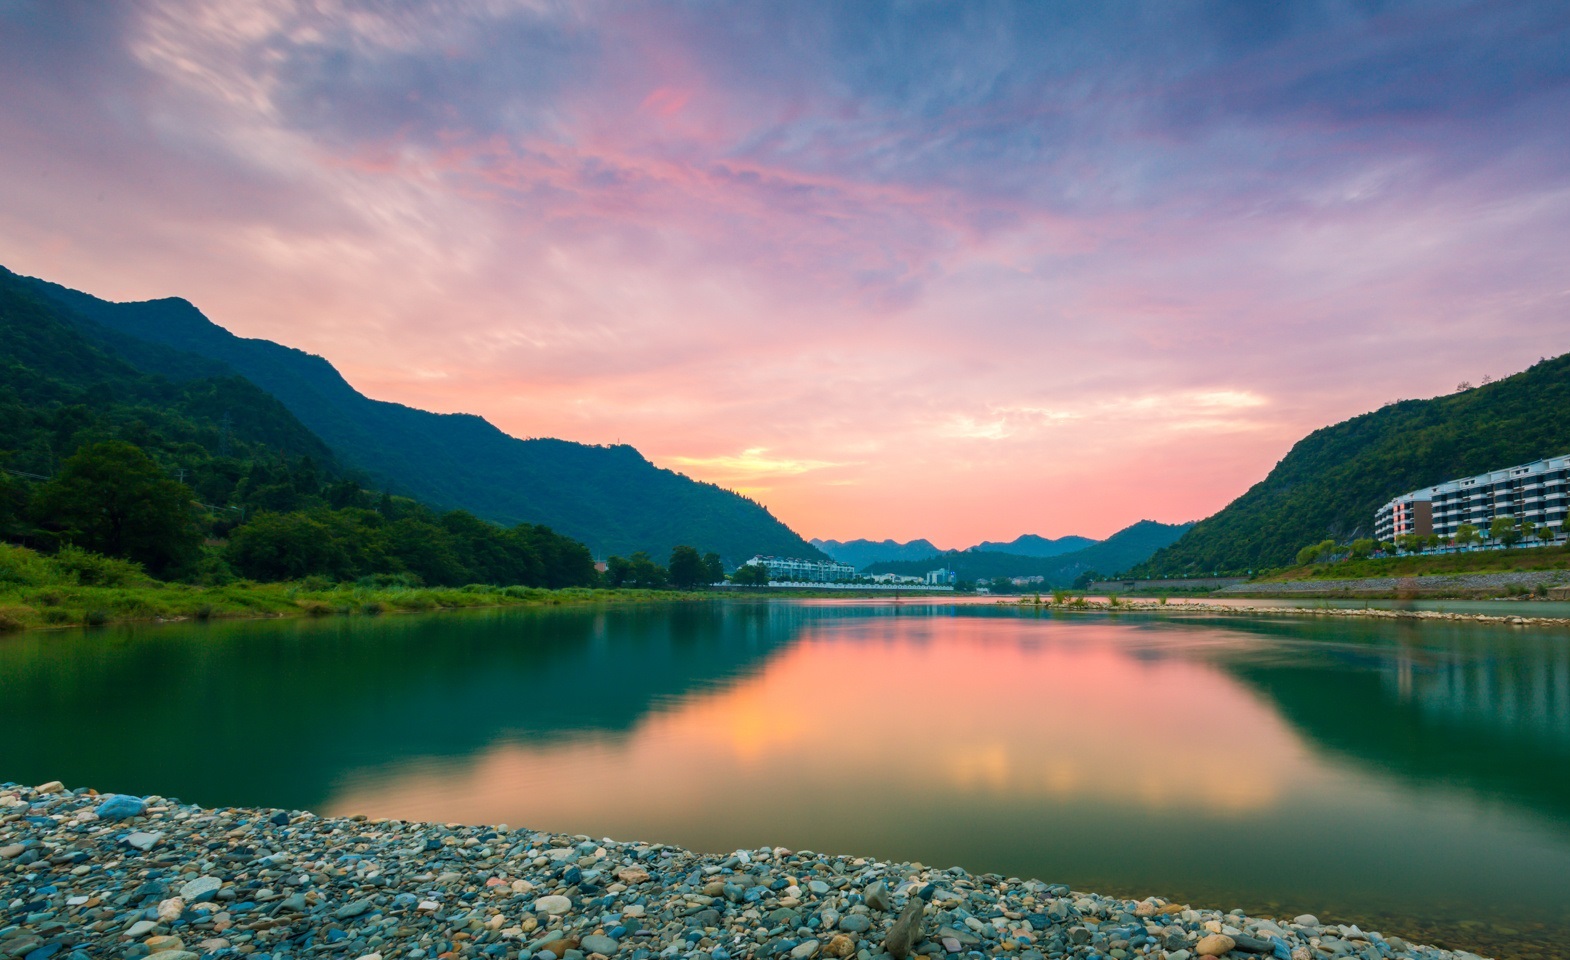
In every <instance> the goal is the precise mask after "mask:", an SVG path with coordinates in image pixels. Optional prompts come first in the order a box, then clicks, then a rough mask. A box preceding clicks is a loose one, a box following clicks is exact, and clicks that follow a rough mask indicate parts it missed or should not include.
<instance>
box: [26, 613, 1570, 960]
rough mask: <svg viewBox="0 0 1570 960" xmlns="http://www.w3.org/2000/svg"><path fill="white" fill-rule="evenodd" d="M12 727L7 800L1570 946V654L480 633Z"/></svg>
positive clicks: (237, 662)
mask: <svg viewBox="0 0 1570 960" xmlns="http://www.w3.org/2000/svg"><path fill="white" fill-rule="evenodd" d="M0 693H3V697H0V728H3V729H4V731H5V733H6V735H5V736H4V737H3V738H0V779H14V780H26V781H42V780H46V779H54V778H60V779H64V780H66V781H67V782H69V783H73V784H82V783H85V784H92V785H96V786H99V787H101V788H105V789H115V790H126V791H135V792H142V793H147V792H159V793H164V794H169V795H177V796H182V797H184V798H186V799H190V800H194V801H197V802H201V803H204V804H265V805H277V806H286V807H306V808H312V809H317V810H322V811H324V812H326V811H333V812H359V813H367V814H373V815H375V814H380V815H389V816H399V817H411V818H425V819H434V820H442V821H451V820H461V821H469V822H508V823H512V824H514V825H529V826H533V827H540V828H548V829H555V830H565V831H571V832H583V833H589V834H593V835H597V836H607V835H608V836H621V837H636V838H643V839H656V840H666V841H671V842H677V843H682V844H685V845H688V846H694V847H698V848H702V849H712V850H719V849H727V848H734V847H736V846H742V845H747V846H752V845H757V844H760V843H766V842H777V843H785V844H787V845H791V846H795V847H798V848H801V847H806V848H812V849H826V850H837V851H847V852H865V853H869V854H875V855H879V856H889V857H899V858H902V859H920V860H922V861H924V862H928V863H939V864H947V863H961V864H965V865H966V866H969V867H971V868H973V869H978V870H994V871H998V872H1001V873H1006V874H1016V875H1021V876H1038V877H1042V878H1043V879H1050V880H1064V881H1066V882H1070V883H1073V884H1075V885H1077V886H1080V887H1082V888H1103V889H1108V890H1112V891H1120V892H1125V893H1131V894H1134V893H1137V894H1140V895H1143V894H1146V893H1152V892H1158V893H1165V894H1167V895H1171V896H1178V897H1182V898H1185V899H1192V900H1195V901H1204V902H1210V903H1216V904H1218V905H1221V906H1225V907H1230V906H1243V907H1246V908H1251V909H1271V910H1276V911H1277V912H1287V913H1293V912H1298V911H1302V910H1308V911H1314V912H1320V913H1322V914H1327V915H1332V916H1343V917H1346V918H1348V919H1363V920H1368V921H1374V922H1376V923H1377V924H1378V925H1380V926H1383V927H1385V928H1390V929H1397V930H1400V929H1407V930H1412V931H1414V932H1417V933H1420V934H1426V935H1428V936H1430V937H1436V936H1437V937H1441V938H1445V937H1449V938H1450V939H1451V940H1452V941H1453V942H1457V943H1462V944H1471V945H1474V946H1477V945H1482V946H1486V947H1488V948H1489V949H1491V950H1493V951H1495V952H1499V953H1501V954H1503V955H1509V949H1508V943H1509V942H1510V940H1509V938H1508V937H1506V936H1505V935H1503V934H1501V935H1500V939H1499V940H1498V942H1497V943H1496V942H1494V941H1490V940H1489V939H1488V936H1489V934H1488V931H1489V929H1490V928H1489V927H1487V926H1486V925H1485V926H1484V927H1481V928H1472V927H1465V928H1463V927H1460V926H1457V923H1459V922H1461V921H1470V920H1481V921H1484V922H1485V923H1486V924H1494V925H1496V926H1497V925H1501V924H1508V925H1510V926H1511V927H1514V928H1518V929H1522V930H1527V931H1529V932H1530V931H1534V930H1535V931H1536V933H1534V934H1532V935H1533V936H1537V937H1539V939H1543V940H1548V941H1552V940H1555V939H1557V940H1559V941H1560V942H1570V917H1567V916H1566V912H1565V899H1566V898H1565V897H1564V896H1563V893H1564V890H1563V879H1562V878H1563V877H1564V876H1566V875H1570V774H1567V770H1570V764H1567V763H1566V761H1567V760H1570V644H1567V643H1566V641H1565V638H1564V637H1563V636H1561V635H1559V634H1556V633H1546V632H1533V631H1521V630H1510V629H1507V628H1499V627H1485V626H1480V625H1475V624H1455V623H1441V624H1415V623H1409V622H1402V623H1363V622H1357V621H1339V622H1338V621H1331V620H1322V621H1304V620H1298V619H1284V618H1283V619H1279V620H1271V619H1255V620H1242V619H1235V618H1227V619H1219V618H1206V617H1204V616H1199V615H1192V614H1190V615H1184V614H1181V613H1177V612H1173V613H1171V614H1170V615H1168V616H1165V617H1154V616H1147V615H1135V616H1112V617H1108V616H1093V615H1092V616H1086V615H1078V616H1071V617H1053V616H1051V615H1043V614H1037V613H1034V612H1025V613H1022V612H1020V611H1017V610H1010V609H997V608H989V607H969V608H964V607H955V606H952V605H946V604H936V605H932V606H895V605H891V604H882V605H855V604H845V603H833V604H802V603H759V604H739V603H715V604H696V605H680V606H671V607H657V608H656V607H641V608H622V609H605V610H563V611H550V612H517V611H513V612H492V613H484V612H481V613H472V614H463V615H445V616H440V617H406V618H385V619H380V620H369V619H363V620H362V619H356V620H330V621H322V622H293V623H262V624H229V625H210V626H196V625H191V626H188V627H180V628H134V629H129V630H123V631H117V632H109V631H105V632H96V633H88V634H66V633H62V634H31V635H26V636H22V637H18V638H12V639H9V640H7V641H5V642H3V643H0ZM1381 913H1387V914H1390V915H1392V916H1394V917H1395V918H1396V919H1394V920H1392V919H1390V917H1381V916H1380V914H1381ZM1500 944H1505V945H1506V946H1503V947H1501V946H1500ZM1544 955H1555V954H1553V953H1552V952H1551V951H1550V953H1548V954H1544ZM1557 955H1559V956H1563V955H1564V954H1562V953H1560V954H1557Z"/></svg>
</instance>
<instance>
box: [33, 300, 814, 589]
mask: <svg viewBox="0 0 1570 960" xmlns="http://www.w3.org/2000/svg"><path fill="white" fill-rule="evenodd" d="M25 282H26V283H28V284H29V285H30V286H31V288H32V289H33V290H34V291H35V292H37V293H39V294H41V295H43V296H44V297H46V298H49V299H50V300H52V301H53V302H54V303H57V304H60V305H62V306H65V307H67V308H69V310H68V312H67V313H66V314H65V315H66V316H67V317H69V318H72V320H73V322H75V321H76V319H78V318H79V319H81V320H85V321H87V323H83V324H80V325H79V328H80V331H81V332H82V333H83V334H84V335H86V336H87V337H88V338H89V339H91V340H95V341H96V342H97V343H98V344H99V345H100V346H104V347H106V348H109V349H114V350H116V351H117V352H118V353H119V354H120V356H121V357H122V358H124V359H125V360H126V361H127V362H130V363H135V364H138V365H141V366H142V368H143V369H145V370H147V371H149V372H156V373H159V374H162V375H164V376H165V377H168V378H170V379H172V380H179V379H181V378H184V377H188V376H193V375H197V374H211V373H212V372H213V371H215V370H223V371H228V372H230V373H238V374H241V375H243V376H244V377H245V378H246V379H247V380H249V381H250V382H251V383H253V384H255V385H256V386H258V387H260V388H261V389H262V390H264V391H266V393H268V394H271V396H272V397H275V398H276V399H277V401H279V402H281V403H282V405H283V406H284V407H286V408H287V409H288V410H289V412H291V413H292V414H293V415H294V416H295V417H297V418H298V419H299V422H301V423H303V424H304V425H305V426H306V427H307V428H309V430H310V431H311V432H313V433H314V434H315V435H316V436H318V437H320V438H321V439H322V440H323V441H325V443H326V445H327V447H329V448H330V449H331V451H332V453H333V454H334V455H335V456H336V458H337V459H338V460H339V461H340V462H342V463H343V464H345V465H346V466H348V467H352V468H354V469H356V470H358V471H359V472H361V473H362V474H363V475H364V476H365V477H366V478H367V480H368V482H369V483H372V484H374V485H376V486H379V487H382V488H384V489H387V490H390V491H392V492H393V493H398V494H402V495H406V496H409V497H412V498H414V499H417V500H419V501H421V502H423V503H426V504H429V505H432V506H434V507H436V508H438V509H451V508H460V509H463V510H467V511H470V512H472V513H474V514H476V515H478V516H480V517H483V518H486V519H488V520H492V521H495V522H498V523H502V524H505V525H512V524H517V523H531V524H540V525H545V526H549V527H551V528H552V529H554V530H556V531H558V532H560V533H563V534H566V535H568V536H571V537H573V538H575V539H578V540H581V541H583V542H584V543H585V544H587V545H588V546H589V547H590V548H591V549H592V550H593V551H594V552H595V553H596V554H599V555H601V556H606V555H609V554H613V553H632V552H634V551H646V552H647V553H649V554H651V555H653V556H659V557H663V556H665V555H667V554H669V553H670V552H671V550H672V549H673V548H674V547H676V546H677V545H680V544H697V545H701V546H703V547H704V548H705V549H712V550H715V551H717V552H719V554H720V555H721V556H722V558H723V559H724V561H725V562H726V564H728V565H730V566H735V565H736V564H738V563H740V562H742V561H744V560H746V559H748V558H750V557H752V556H753V555H754V554H758V553H763V554H775V555H782V556H799V557H821V556H822V555H821V554H820V553H819V552H818V551H817V550H816V548H814V547H812V546H811V545H810V544H808V543H807V542H806V541H804V540H802V539H801V537H799V536H797V535H796V534H795V533H794V532H793V531H792V530H791V529H790V528H789V527H787V526H785V525H784V524H783V523H781V522H780V521H779V520H778V519H776V518H775V517H774V516H772V515H771V514H770V513H769V512H768V510H767V509H765V508H764V507H763V506H761V505H760V504H758V503H756V502H754V501H752V500H749V499H747V498H745V497H742V496H740V495H738V494H735V493H732V492H730V491H728V490H724V489H721V488H720V487H717V486H715V485H713V484H708V483H700V482H698V481H694V480H692V479H690V478H688V477H685V476H682V475H681V474H678V473H674V472H672V471H670V470H664V469H660V468H658V467H655V466H654V465H653V464H651V463H649V462H648V461H647V460H645V459H644V458H643V456H642V455H640V454H639V453H638V451H636V450H634V449H633V448H632V447H630V446H626V445H615V446H591V445H585V444H580V443H572V442H569V441H565V440H556V439H548V438H546V439H533V440H519V439H517V438H515V437H510V436H508V435H507V434H504V433H502V432H501V431H500V430H498V429H497V428H496V427H494V426H492V425H491V424H490V423H488V422H487V421H486V420H484V419H483V418H481V417H477V416H473V415H469V414H437V413H430V412H428V411H425V410H417V409H414V408H412V407H406V406H403V405H401V404H396V403H387V402H384V401H379V400H372V399H370V398H368V397H366V396H364V395H362V394H361V393H359V392H358V391H356V390H355V389H354V388H353V387H352V386H350V385H349V383H348V382H347V381H345V380H344V379H343V377H342V376H341V375H339V373H338V371H337V370H335V369H334V368H333V366H332V365H331V364H330V363H328V362H327V361H326V360H324V359H323V358H321V357H317V356H312V355H310V354H307V353H304V352H302V351H300V350H295V349H293V348H290V347H286V346H282V345H280V344H276V343H272V342H270V341H267V340H252V339H244V338H241V337H237V336H235V335H234V334H231V333H230V332H229V331H227V330H225V329H223V328H222V327H220V326H217V325H216V324H214V323H212V322H211V321H210V320H208V319H207V318H206V317H205V316H203V315H202V313H201V312H200V311H199V310H197V309H196V307H194V306H192V305H191V304H190V303H188V302H186V301H185V300H180V299H164V300H150V301H146V302H141V303H111V302H108V301H105V300H100V299H98V298H97V297H93V296H90V295H88V294H85V293H81V292H78V291H75V290H69V289H67V288H65V287H61V286H58V285H56V284H51V283H47V282H45V281H41V280H27V281H25ZM159 348H163V350H162V352H160V350H159ZM169 348H173V350H172V351H170V349H169Z"/></svg>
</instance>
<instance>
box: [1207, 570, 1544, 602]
mask: <svg viewBox="0 0 1570 960" xmlns="http://www.w3.org/2000/svg"><path fill="white" fill-rule="evenodd" d="M1566 583H1570V570H1522V571H1516V572H1512V573H1450V574H1431V575H1429V576H1422V577H1370V578H1367V579H1361V580H1277V581H1259V582H1254V583H1235V584H1232V585H1230V586H1227V587H1223V588H1222V589H1220V590H1217V591H1216V592H1215V593H1214V594H1212V596H1217V597H1369V598H1374V597H1474V598H1475V597H1500V596H1507V595H1509V594H1510V593H1511V592H1512V591H1514V592H1516V593H1533V592H1535V591H1537V589H1538V588H1539V587H1541V588H1542V589H1543V590H1551V589H1554V588H1557V587H1561V586H1563V585H1565V584H1566Z"/></svg>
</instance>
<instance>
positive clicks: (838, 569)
mask: <svg viewBox="0 0 1570 960" xmlns="http://www.w3.org/2000/svg"><path fill="white" fill-rule="evenodd" d="M743 566H748V567H756V566H762V567H766V568H767V569H768V571H769V579H770V580H779V581H784V582H788V583H837V582H839V581H842V580H854V579H856V568H855V567H853V566H851V565H850V564H848V563H840V562H839V561H837V560H798V559H796V558H794V557H763V556H758V557H753V558H752V559H751V560H748V561H747V562H746V563H745V564H743Z"/></svg>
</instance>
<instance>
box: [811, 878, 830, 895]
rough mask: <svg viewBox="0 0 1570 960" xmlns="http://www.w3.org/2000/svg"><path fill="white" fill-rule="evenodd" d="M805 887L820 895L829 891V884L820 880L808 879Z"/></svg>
mask: <svg viewBox="0 0 1570 960" xmlns="http://www.w3.org/2000/svg"><path fill="white" fill-rule="evenodd" d="M807 889H808V890H811V891H812V892H813V893H815V894H817V895H818V896H820V897H821V896H823V895H824V894H825V893H828V892H829V885H828V884H826V883H824V882H823V881H822V880H809V881H807Z"/></svg>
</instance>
